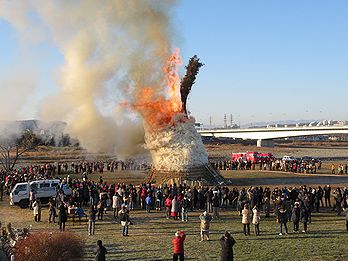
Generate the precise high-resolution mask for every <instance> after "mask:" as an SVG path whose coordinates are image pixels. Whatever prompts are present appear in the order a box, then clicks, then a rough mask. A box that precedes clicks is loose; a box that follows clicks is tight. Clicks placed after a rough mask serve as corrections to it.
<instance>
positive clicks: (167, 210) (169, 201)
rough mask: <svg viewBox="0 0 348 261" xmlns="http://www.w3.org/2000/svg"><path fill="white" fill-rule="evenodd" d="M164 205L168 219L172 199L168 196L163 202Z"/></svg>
mask: <svg viewBox="0 0 348 261" xmlns="http://www.w3.org/2000/svg"><path fill="white" fill-rule="evenodd" d="M164 205H165V207H166V218H167V219H169V218H170V211H171V208H172V199H171V197H170V195H169V196H168V197H167V198H166V200H165V201H164Z"/></svg>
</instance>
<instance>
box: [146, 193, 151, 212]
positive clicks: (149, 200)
mask: <svg viewBox="0 0 348 261" xmlns="http://www.w3.org/2000/svg"><path fill="white" fill-rule="evenodd" d="M145 204H146V212H147V213H150V210H151V207H152V197H151V193H148V194H147V197H146V198H145Z"/></svg>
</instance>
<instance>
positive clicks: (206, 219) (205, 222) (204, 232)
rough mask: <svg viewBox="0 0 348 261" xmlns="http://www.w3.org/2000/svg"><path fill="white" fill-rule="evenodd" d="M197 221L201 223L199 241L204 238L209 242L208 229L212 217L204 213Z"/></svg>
mask: <svg viewBox="0 0 348 261" xmlns="http://www.w3.org/2000/svg"><path fill="white" fill-rule="evenodd" d="M199 219H200V221H201V241H204V236H206V237H207V241H209V229H210V222H211V220H212V217H211V215H209V214H208V213H207V211H204V212H203V214H201V215H200V216H199Z"/></svg>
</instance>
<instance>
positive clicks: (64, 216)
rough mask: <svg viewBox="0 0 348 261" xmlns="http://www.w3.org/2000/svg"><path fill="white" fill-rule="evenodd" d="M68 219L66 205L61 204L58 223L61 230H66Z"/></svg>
mask: <svg viewBox="0 0 348 261" xmlns="http://www.w3.org/2000/svg"><path fill="white" fill-rule="evenodd" d="M67 220H68V214H67V212H66V207H65V206H64V205H63V204H61V205H60V207H59V212H58V225H59V230H60V231H64V230H65V222H66V221H67Z"/></svg>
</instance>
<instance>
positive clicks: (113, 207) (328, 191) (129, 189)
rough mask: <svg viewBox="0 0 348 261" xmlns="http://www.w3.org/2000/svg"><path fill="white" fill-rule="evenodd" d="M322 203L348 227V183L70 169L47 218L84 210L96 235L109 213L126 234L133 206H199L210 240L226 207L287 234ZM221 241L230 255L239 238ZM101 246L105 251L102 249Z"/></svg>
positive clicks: (183, 214)
mask: <svg viewBox="0 0 348 261" xmlns="http://www.w3.org/2000/svg"><path fill="white" fill-rule="evenodd" d="M99 173H100V172H99ZM100 174H102V173H100ZM18 177H20V178H18ZM21 177H23V175H18V176H15V177H14V179H13V180H12V182H15V181H17V182H19V180H20V179H21ZM33 177H35V176H30V175H27V176H26V178H27V179H30V178H33ZM2 180H3V181H6V182H7V185H8V184H12V183H11V182H10V183H9V181H10V180H11V178H10V179H8V178H7V177H5V179H2ZM3 184H4V183H2V185H3ZM64 186H68V187H69V188H70V189H71V191H72V193H71V195H65V194H64V190H63V187H64ZM29 200H30V209H31V210H32V211H33V214H34V220H35V221H36V222H42V216H41V211H42V206H41V202H40V199H38V198H36V193H35V190H31V191H30V194H29ZM323 208H327V209H330V210H331V211H335V213H336V214H337V215H341V214H342V213H344V214H345V215H346V225H347V231H348V189H347V188H340V187H337V188H335V189H333V188H331V186H330V185H326V186H323V187H321V186H318V187H307V186H306V185H303V186H299V187H286V186H284V187H282V188H277V187H275V188H272V189H271V188H269V187H260V186H257V187H256V186H255V187H248V188H237V187H227V186H215V187H209V186H193V187H190V186H188V185H186V184H173V185H166V184H165V185H163V186H155V185H153V184H141V185H139V186H135V185H132V184H128V185H127V184H108V183H106V182H105V181H104V180H103V178H102V175H100V176H99V180H97V181H93V180H90V179H89V178H88V174H87V172H83V173H82V175H81V178H78V179H72V178H71V177H70V175H68V176H66V177H64V178H63V179H61V184H60V186H59V187H57V192H56V195H55V196H54V197H53V198H51V199H50V200H49V203H48V210H49V211H48V213H49V214H48V219H47V220H48V222H49V223H55V222H56V220H55V218H56V217H57V218H58V222H57V223H58V225H59V230H60V231H64V230H65V224H66V222H68V218H69V216H74V217H78V218H81V217H83V216H86V217H87V219H88V235H90V236H93V235H94V234H95V230H96V229H98V227H96V223H97V226H98V223H99V222H103V220H104V215H106V214H107V215H108V216H109V217H110V216H111V217H112V218H114V220H115V221H117V222H118V223H119V224H120V225H121V226H120V227H121V228H122V235H123V236H128V233H129V231H128V230H129V226H131V225H132V223H133V222H132V221H133V218H131V216H133V215H134V216H136V214H135V213H134V214H131V213H132V212H133V211H134V210H138V211H144V213H148V215H151V214H150V213H151V212H152V211H164V213H165V214H164V213H163V217H165V218H167V219H173V220H178V221H179V220H181V221H182V222H189V221H190V219H191V217H190V213H191V212H192V211H198V212H200V213H201V214H200V215H199V221H200V227H199V230H200V239H201V241H204V240H210V238H209V236H210V227H211V222H212V221H213V220H216V219H220V211H221V210H223V209H230V210H235V211H238V214H239V215H240V217H241V225H242V226H241V231H243V233H244V235H245V236H249V235H250V234H251V227H250V226H251V225H253V228H254V229H253V230H254V235H255V236H259V235H261V234H262V219H263V217H264V218H266V219H268V218H275V219H276V220H277V222H278V223H279V231H278V232H277V233H278V234H279V236H283V234H284V233H285V234H288V233H290V229H289V227H288V225H289V222H292V227H293V229H292V231H293V233H298V232H300V231H302V232H303V233H306V232H307V231H308V226H309V224H310V223H311V219H312V213H313V212H320V211H322V210H323ZM261 213H262V215H263V217H262V218H261ZM300 227H301V229H300ZM197 229H198V228H197ZM184 240H185V234H184V232H183V231H178V232H177V233H176V235H175V238H174V240H173V244H174V245H175V244H183V242H184ZM175 242H177V243H175ZM220 243H221V247H222V252H221V255H222V256H223V255H226V256H229V255H230V254H231V252H229V251H230V250H228V251H227V250H223V249H224V248H226V249H227V248H228V249H232V246H233V245H234V243H235V240H234V239H233V237H232V236H231V235H230V233H228V232H226V234H225V235H224V236H223V237H222V238H221V240H220ZM175 249H176V250H175ZM226 251H227V252H226ZM231 251H232V250H231ZM102 252H103V253H104V251H102ZM105 253H106V252H105ZM232 253H233V252H232ZM232 255H233V254H232ZM183 256H184V252H183V248H180V247H178V248H175V247H174V253H173V260H178V259H180V260H183ZM222 260H230V259H222Z"/></svg>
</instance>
